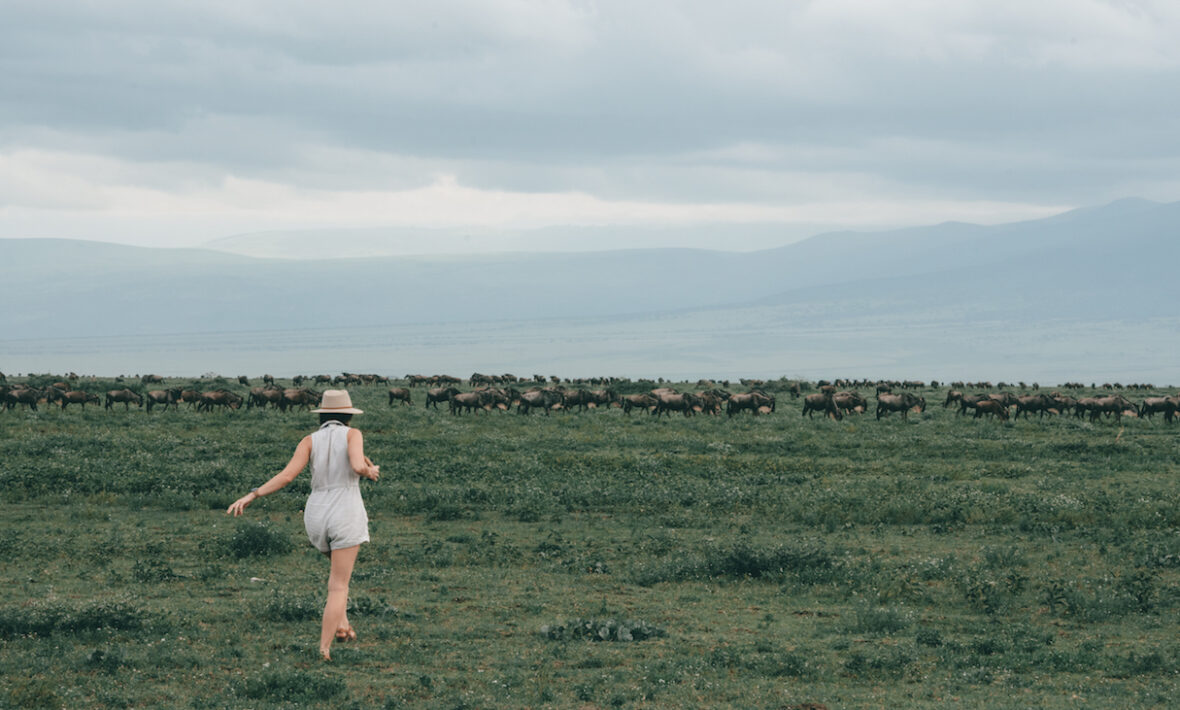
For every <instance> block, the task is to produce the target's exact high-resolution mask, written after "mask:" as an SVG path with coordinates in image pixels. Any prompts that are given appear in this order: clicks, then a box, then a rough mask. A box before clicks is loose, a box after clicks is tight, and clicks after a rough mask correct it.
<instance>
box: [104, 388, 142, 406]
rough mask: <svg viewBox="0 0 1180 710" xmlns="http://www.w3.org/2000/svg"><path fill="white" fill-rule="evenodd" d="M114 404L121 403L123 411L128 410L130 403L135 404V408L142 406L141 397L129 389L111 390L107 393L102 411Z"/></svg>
mask: <svg viewBox="0 0 1180 710" xmlns="http://www.w3.org/2000/svg"><path fill="white" fill-rule="evenodd" d="M116 402H122V403H123V409H125V410H126V409H130V408H131V403H132V402H135V406H137V407H142V406H143V397H141V396H140V395H139V393H138V392H134V391H132V390H129V389H121V390H111V391H109V392H107V398H106V402H105V405H104V407H103V409H110V408H111V405H112V404H115V403H116Z"/></svg>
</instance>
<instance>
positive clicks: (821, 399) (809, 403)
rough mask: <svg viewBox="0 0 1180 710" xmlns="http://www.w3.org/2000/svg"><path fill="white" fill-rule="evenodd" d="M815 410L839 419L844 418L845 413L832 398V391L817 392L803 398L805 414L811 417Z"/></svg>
mask: <svg viewBox="0 0 1180 710" xmlns="http://www.w3.org/2000/svg"><path fill="white" fill-rule="evenodd" d="M815 412H823V413H824V414H826V415H827V416H830V417H832V418H833V419H836V420H837V421H839V420H840V419H843V418H844V414H843V413H842V412H841V411H840V408H839V407H837V406H836V403H835V402H834V401H833V400H832V393H831V392H817V393H815V394H809V395H807V396H806V397H804V398H803V416H805V417H807V418H808V419H811V415H812V414H814V413H815Z"/></svg>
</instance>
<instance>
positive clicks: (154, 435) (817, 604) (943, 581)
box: [0, 387, 1180, 709]
mask: <svg viewBox="0 0 1180 710" xmlns="http://www.w3.org/2000/svg"><path fill="white" fill-rule="evenodd" d="M352 393H353V399H354V402H356V404H357V405H358V406H360V407H361V408H363V409H365V410H366V414H364V415H361V416H359V417H357V419H355V420H354V423H355V424H356V425H357V426H358V428H360V429H361V430H362V431H364V433H365V437H366V448H367V451H368V453H369V455H370V456H371V457H372V458H373V459H374V461H376V462H377V463H378V464H380V465H381V473H382V478H381V481H380V482H379V483H375V484H369V483H368V482H363V483H362V490H363V492H364V495H365V500H366V504H367V506H368V510H369V515H370V518H371V520H372V524H371V534H372V538H373V541H372V543H370V544H368V545H366V546H365V547H363V548H362V551H361V555H360V559H359V562H358V565H357V570H356V573H355V575H354V578H353V584H352V590H351V591H352V595H351V602H350V604H351V607H350V608H351V611H350V619H351V621H352V623H353V625H354V626H355V627H356V628H357V630H358V633H359V634H360V639H359V642H358V643H356V644H353V645H345V646H337V648H336V649H335V650H334V651H333V657H334V659H335V660H334V661H333V662H332V663H331V664H323V663H321V662H320V661H319V660H318V654H317V651H316V648H317V640H318V629H319V615H320V612H321V610H322V605H323V598H324V595H325V592H326V580H327V564H326V562H325V560H324V559H323V558H322V557H321V556H320V555H319V554H318V553H316V552H315V551H314V550H312V548H311V547H310V546H309V545H308V544H307V543H306V539H305V537H304V533H303V526H302V519H301V512H300V510H301V506H302V503H303V501H304V499H305V497H306V495H307V491H308V477H307V474H306V473H305V474H303V475H302V476H301V477H300V478H299V479H297V480H296V482H295V483H294V484H292V485H291V486H289V487H288V488H287V489H286V490H284V491H282V492H280V493H278V494H275V495H273V496H271V497H268V498H266V499H264V500H262V501H260V502H258V503H256V504H255V505H253V506H251V508H250V509H249V510H248V511H247V515H246V516H245V518H243V519H240V520H234V519H231V518H228V517H227V516H226V515H225V514H224V511H225V508H226V507H227V506H228V505H229V503H230V502H232V501H233V500H234V499H235V498H237V497H238V496H240V495H242V494H243V493H245V492H246V491H247V490H248V489H249V488H251V487H253V486H256V485H259V484H260V483H261V482H262V481H264V480H266V478H268V477H269V476H270V475H272V474H273V473H274V472H276V471H277V470H278V469H279V468H281V467H282V465H283V464H284V463H286V461H287V459H288V457H289V456H290V454H291V452H292V450H293V449H294V446H295V443H296V442H297V441H298V439H299V437H300V436H302V435H303V434H304V433H307V432H308V431H310V430H311V429H312V428H313V427H314V415H311V414H306V413H287V414H283V413H280V412H277V411H271V410H267V411H263V410H257V409H255V410H239V411H236V412H211V413H197V412H195V411H188V410H187V409H181V410H179V411H166V412H161V411H155V412H152V413H150V414H149V413H147V412H145V411H142V410H136V409H134V408H133V409H132V410H131V411H123V409H122V407H117V408H116V409H115V410H112V411H103V410H102V409H101V408H95V407H93V406H91V407H88V408H87V409H86V410H85V411H83V410H80V409H75V408H74V407H71V408H70V409H69V410H67V411H65V412H61V411H58V410H56V409H53V410H44V409H43V410H42V411H38V412H28V411H22V410H14V411H8V412H2V411H0V499H2V501H3V503H4V509H5V513H4V516H3V518H2V519H0V542H2V546H3V549H4V551H5V553H6V554H5V555H4V557H3V562H2V563H0V565H2V573H0V585H3V592H4V593H3V601H2V602H0V674H2V676H0V704H2V705H5V706H9V707H21V708H25V707H70V708H75V707H160V706H172V707H192V708H214V707H272V706H273V707H283V706H286V707H301V706H306V705H309V704H315V703H325V704H327V703H331V704H332V706H334V707H358V708H370V707H398V706H412V707H440V708H477V707H555V708H556V707H651V708H665V707H667V708H672V707H705V706H708V707H776V708H788V707H793V706H805V704H807V703H814V704H822V705H824V706H826V707H828V708H833V709H834V708H857V707H919V708H922V707H928V708H942V707H947V706H951V705H953V706H955V707H987V708H994V707H1049V708H1054V707H1070V708H1073V707H1087V706H1089V707H1100V706H1107V705H1114V706H1118V707H1176V706H1177V705H1178V704H1180V676H1178V671H1180V634H1178V633H1177V632H1178V631H1180V624H1178V621H1177V611H1180V584H1178V582H1180V496H1178V491H1180V486H1178V485H1177V482H1176V476H1177V473H1178V470H1177V468H1178V467H1177V460H1178V459H1177V454H1178V453H1180V446H1178V444H1180V439H1178V437H1177V433H1178V432H1180V427H1177V426H1176V425H1171V426H1169V425H1166V424H1165V423H1164V422H1163V421H1162V420H1161V419H1159V418H1156V419H1155V420H1154V421H1148V420H1138V419H1128V420H1124V421H1123V423H1122V424H1116V423H1113V422H1109V421H1100V422H1097V423H1089V422H1087V421H1083V420H1077V419H1074V418H1072V417H1069V418H1061V417H1052V418H1046V419H1044V420H1037V419H1035V418H1034V419H1032V420H1029V421H1024V420H1021V421H1019V422H1008V423H1002V422H995V421H989V420H978V421H973V420H970V419H968V418H966V417H956V416H954V414H953V411H952V410H943V409H941V408H939V407H938V406H937V405H936V404H935V405H934V406H932V407H930V408H929V409H928V410H927V411H926V412H925V413H924V414H915V415H911V417H910V420H909V421H903V420H901V419H900V418H899V417H898V416H897V415H894V416H892V417H890V418H886V419H883V420H881V421H875V420H874V419H873V418H872V415H871V414H870V415H864V416H861V417H851V418H847V419H845V420H844V421H841V422H835V421H831V420H826V419H821V418H818V417H817V418H816V419H815V420H807V419H803V418H800V416H799V406H798V405H795V404H792V403H791V400H789V398H788V397H787V396H786V394H785V393H782V394H780V395H779V407H778V411H777V412H776V413H774V414H772V415H769V416H760V417H752V416H750V415H748V414H746V415H744V416H739V417H734V418H732V419H727V418H726V417H724V416H721V417H707V416H697V417H693V418H689V419H684V418H680V417H675V418H672V419H667V418H665V419H660V420H657V419H655V418H654V417H650V416H647V415H644V414H632V415H630V416H626V415H624V414H623V413H622V412H621V411H620V410H618V409H606V410H597V411H590V412H586V413H582V414H570V413H566V414H555V415H554V416H548V417H546V416H544V415H540V414H534V415H531V416H527V417H526V416H518V415H517V414H516V413H514V412H511V413H500V412H493V413H490V414H478V415H471V416H462V417H453V416H451V415H449V414H447V413H446V411H445V410H440V411H433V410H426V409H424V408H423V407H422V401H421V395H420V394H419V395H417V396H416V406H415V407H414V408H412V409H408V408H400V407H393V408H390V407H387V406H386V404H385V389H384V388H383V387H356V388H352ZM944 393H945V390H939V391H935V390H928V391H926V392H925V395H926V397H927V399H928V400H930V401H931V402H932V403H934V402H935V401H938V402H941V400H942V397H943V395H944ZM1132 399H1136V400H1138V399H1141V396H1133V397H1132Z"/></svg>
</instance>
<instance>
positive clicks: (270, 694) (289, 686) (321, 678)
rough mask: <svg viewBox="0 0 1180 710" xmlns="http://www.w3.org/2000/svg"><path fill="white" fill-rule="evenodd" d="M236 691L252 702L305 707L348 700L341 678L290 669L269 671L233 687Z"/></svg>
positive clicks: (235, 692)
mask: <svg viewBox="0 0 1180 710" xmlns="http://www.w3.org/2000/svg"><path fill="white" fill-rule="evenodd" d="M233 692H234V694H235V695H237V696H238V697H241V698H248V699H250V700H267V701H270V702H284V703H301V704H302V703H313V702H317V701H318V702H325V701H329V700H341V699H344V698H345V697H347V694H348V688H347V686H346V685H345V684H344V681H343V680H341V679H339V678H331V677H328V676H326V675H321V674H318V673H309V672H307V671H301V670H296V669H286V670H269V671H266V672H264V673H260V674H258V675H255V676H251V677H249V678H246V679H245V680H244V681H242V682H241V683H239V684H237V686H236V687H234V688H233Z"/></svg>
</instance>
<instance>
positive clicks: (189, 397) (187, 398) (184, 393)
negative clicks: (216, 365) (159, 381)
mask: <svg viewBox="0 0 1180 710" xmlns="http://www.w3.org/2000/svg"><path fill="white" fill-rule="evenodd" d="M200 399H201V393H200V392H198V391H197V390H181V391H180V401H181V402H187V403H188V408H189V409H192V408H193V407H195V406H196V405H197V402H198V401H200Z"/></svg>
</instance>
